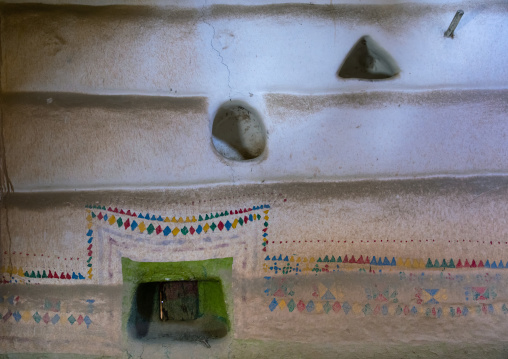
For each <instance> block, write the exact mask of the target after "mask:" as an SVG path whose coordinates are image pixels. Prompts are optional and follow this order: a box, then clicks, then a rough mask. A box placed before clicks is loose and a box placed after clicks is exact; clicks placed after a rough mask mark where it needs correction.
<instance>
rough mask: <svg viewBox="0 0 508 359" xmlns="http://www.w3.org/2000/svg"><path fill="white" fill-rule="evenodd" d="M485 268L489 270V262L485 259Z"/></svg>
mask: <svg viewBox="0 0 508 359" xmlns="http://www.w3.org/2000/svg"><path fill="white" fill-rule="evenodd" d="M485 268H490V262H489V260H488V259H487V261H486V262H485Z"/></svg>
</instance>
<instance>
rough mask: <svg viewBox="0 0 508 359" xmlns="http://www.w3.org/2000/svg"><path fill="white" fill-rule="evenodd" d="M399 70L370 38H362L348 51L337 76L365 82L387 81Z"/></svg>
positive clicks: (384, 51)
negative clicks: (364, 80) (365, 80)
mask: <svg viewBox="0 0 508 359" xmlns="http://www.w3.org/2000/svg"><path fill="white" fill-rule="evenodd" d="M399 72H400V69H399V67H398V65H397V63H396V62H395V60H394V59H393V58H392V56H391V55H390V54H389V53H388V52H387V51H386V50H385V49H383V48H382V47H381V46H380V45H379V44H378V43H376V42H375V41H374V40H373V39H372V38H371V37H370V36H368V35H367V36H362V37H361V38H360V40H358V42H357V43H356V44H355V45H354V46H353V48H352V49H351V50H350V51H349V53H348V55H347V56H346V59H345V60H344V62H343V64H342V66H341V67H340V69H339V71H338V72H337V75H338V76H339V77H342V78H357V79H367V80H381V79H388V78H390V77H393V76H395V75H397V74H398V73H399Z"/></svg>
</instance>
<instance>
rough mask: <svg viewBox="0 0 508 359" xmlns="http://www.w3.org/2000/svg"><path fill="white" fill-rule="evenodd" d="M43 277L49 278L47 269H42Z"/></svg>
mask: <svg viewBox="0 0 508 359" xmlns="http://www.w3.org/2000/svg"><path fill="white" fill-rule="evenodd" d="M42 278H48V275H47V274H46V271H45V270H43V271H42Z"/></svg>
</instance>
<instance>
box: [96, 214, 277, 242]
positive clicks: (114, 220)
mask: <svg viewBox="0 0 508 359" xmlns="http://www.w3.org/2000/svg"><path fill="white" fill-rule="evenodd" d="M267 213H268V210H266V211H264V214H265V215H264V216H261V215H260V214H255V213H254V214H252V213H251V214H249V215H245V216H243V217H239V218H235V219H234V220H233V221H232V222H230V221H229V220H227V221H226V222H225V223H224V222H222V221H219V223H217V224H215V222H211V224H209V223H205V225H204V226H202V225H201V224H200V225H198V226H197V227H196V228H194V226H192V225H191V226H190V227H189V228H188V227H187V226H183V227H182V228H179V227H173V229H171V228H170V227H169V226H166V227H165V228H162V226H161V225H160V224H159V225H157V226H154V224H153V223H150V224H149V225H148V226H147V225H146V224H145V223H144V222H143V221H141V222H140V223H138V222H137V221H136V220H132V221H131V220H130V218H127V219H126V220H125V218H122V217H115V215H111V216H108V215H107V214H104V215H103V214H102V212H99V214H98V215H96V214H95V213H94V212H91V213H90V216H91V217H92V218H97V219H99V220H100V221H104V222H105V223H108V224H109V225H110V226H113V225H116V226H118V228H121V227H124V229H125V230H127V229H129V228H130V229H131V230H132V231H134V230H135V229H138V230H139V232H140V233H143V232H145V231H146V233H147V234H152V233H154V232H155V234H161V233H163V234H164V236H168V235H169V234H173V236H176V235H177V234H178V233H182V234H183V235H184V236H186V235H187V234H191V235H193V234H194V233H197V234H201V233H203V232H204V233H207V232H208V231H209V230H210V229H211V230H212V232H215V230H216V229H218V230H219V231H222V230H223V229H226V230H227V231H229V230H230V229H231V228H233V229H236V227H237V226H238V225H240V226H243V225H244V224H247V223H248V222H253V221H260V220H265V227H268V222H266V221H268V219H269V217H268V215H267Z"/></svg>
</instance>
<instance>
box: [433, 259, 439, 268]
mask: <svg viewBox="0 0 508 359" xmlns="http://www.w3.org/2000/svg"><path fill="white" fill-rule="evenodd" d="M434 268H439V261H438V260H437V259H436V261H435V262H434Z"/></svg>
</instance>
